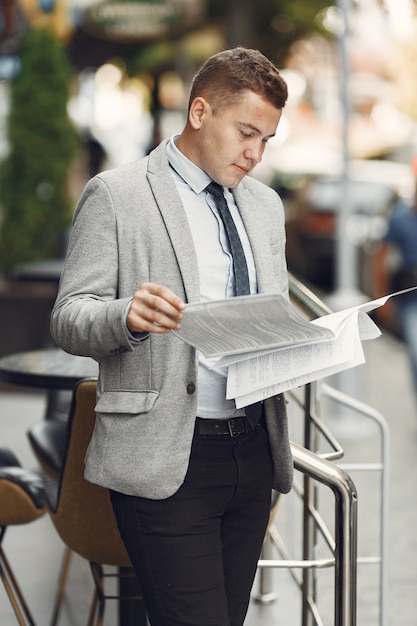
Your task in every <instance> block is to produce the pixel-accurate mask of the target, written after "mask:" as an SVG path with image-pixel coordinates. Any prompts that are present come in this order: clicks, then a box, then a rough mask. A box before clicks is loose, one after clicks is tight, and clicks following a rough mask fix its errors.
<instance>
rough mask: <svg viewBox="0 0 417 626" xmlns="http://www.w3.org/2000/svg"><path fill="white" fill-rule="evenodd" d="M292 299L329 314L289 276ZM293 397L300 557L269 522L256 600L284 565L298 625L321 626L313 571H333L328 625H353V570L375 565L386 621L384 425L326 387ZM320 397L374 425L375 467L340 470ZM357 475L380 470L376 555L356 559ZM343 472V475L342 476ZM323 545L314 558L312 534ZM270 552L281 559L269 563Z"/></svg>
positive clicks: (267, 595)
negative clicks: (297, 606) (296, 591)
mask: <svg viewBox="0 0 417 626" xmlns="http://www.w3.org/2000/svg"><path fill="white" fill-rule="evenodd" d="M290 295H291V299H292V300H293V301H294V302H295V303H296V304H297V306H299V307H300V308H301V309H302V310H304V311H305V312H306V313H307V314H308V315H309V317H310V318H313V317H319V316H321V315H325V314H327V313H330V312H331V311H330V309H329V308H328V307H326V305H325V304H324V303H323V302H321V300H320V299H319V298H317V296H316V295H315V294H313V293H312V292H311V291H310V290H309V289H308V288H306V287H305V286H304V285H303V284H302V283H300V282H299V281H297V280H296V279H295V278H294V277H292V276H290ZM289 395H290V396H291V400H293V401H295V403H296V404H297V405H298V406H299V408H300V409H301V411H302V413H303V446H301V445H299V444H296V443H294V442H293V443H292V444H291V446H292V453H293V458H294V466H295V469H296V470H298V471H299V472H301V475H302V484H301V485H300V484H298V483H297V481H295V483H294V489H293V491H295V492H296V493H297V495H298V496H299V497H300V499H301V502H302V517H303V519H302V558H301V559H292V558H291V555H290V553H289V551H288V549H287V548H286V546H285V544H284V542H283V540H282V538H281V536H280V534H279V533H278V531H277V528H276V527H275V525H274V524H273V522H272V523H271V524H270V526H269V530H268V534H267V538H266V540H265V543H264V548H263V552H262V555H261V559H260V561H259V564H258V566H259V568H260V570H259V595H258V598H257V599H258V600H259V601H261V602H269V601H271V600H272V599H273V598H274V592H273V590H272V587H271V577H270V576H269V572H270V570H271V569H273V568H287V569H289V570H290V572H291V575H292V577H293V579H294V581H295V582H296V583H297V584H298V586H299V588H300V591H301V598H302V600H301V607H302V609H301V610H302V616H301V624H302V626H313V625H314V626H324V622H323V621H322V618H321V616H320V613H319V608H318V603H317V588H316V572H317V570H320V569H324V568H334V593H333V607H334V608H333V613H334V620H333V625H334V626H356V619H357V617H356V613H357V565H358V563H377V564H379V565H380V567H381V585H380V616H381V622H380V623H381V626H386V619H387V617H386V616H387V610H386V609H387V597H388V593H387V591H388V589H387V585H388V579H387V568H386V563H387V541H388V532H387V520H388V510H387V506H388V504H387V503H388V497H386V496H387V491H388V475H389V474H388V445H389V443H388V442H389V432H388V428H387V425H386V422H385V420H384V418H383V416H381V415H380V414H379V413H378V412H377V411H375V410H373V409H372V408H371V407H368V406H367V405H365V404H363V403H361V402H359V401H357V400H356V399H354V398H352V397H350V396H347V395H345V394H343V393H342V392H339V391H337V390H335V389H333V388H332V387H330V386H329V385H326V384H324V383H320V382H318V383H310V384H308V385H306V386H305V387H304V393H303V394H300V393H299V392H298V393H297V392H291V394H289ZM323 397H326V398H329V399H331V400H332V401H333V402H336V403H338V404H341V405H344V406H348V407H349V408H350V409H352V410H353V411H355V412H356V413H358V414H360V415H362V416H366V417H368V418H371V419H372V420H374V421H375V422H376V423H377V425H378V426H379V428H380V432H381V441H382V461H381V463H378V464H369V463H366V464H355V465H353V464H350V465H343V466H342V465H340V464H339V463H338V464H336V463H335V461H339V460H340V459H341V458H342V457H343V449H342V448H341V446H340V444H339V443H338V441H337V440H336V439H335V437H334V436H333V435H332V433H331V432H330V430H329V429H328V428H327V426H326V425H325V424H324V423H323V421H322V420H321V419H320V417H319V416H318V414H317V410H316V409H317V407H320V402H321V400H322V399H323ZM319 437H320V438H321V440H324V441H325V442H326V444H327V446H328V448H329V449H330V451H327V452H325V453H320V454H318V453H317V452H316V451H317V449H318V438H319ZM356 470H367V471H369V470H370V471H380V472H381V493H382V494H384V497H381V501H382V504H381V515H380V519H381V533H380V537H381V539H380V553H381V554H380V556H377V557H374V558H369V557H368V558H364V559H361V558H358V554H357V533H358V520H357V502H358V495H357V490H356V487H355V485H354V483H353V481H352V479H351V477H350V473H351V472H352V471H356ZM348 472H349V473H348ZM319 484H320V485H324V486H325V487H327V488H328V489H330V490H331V492H332V493H333V495H334V531H333V532H334V536H333V535H332V533H331V531H330V530H329V528H328V526H327V525H326V523H325V522H324V519H323V518H322V516H321V515H320V512H319V510H318V485H319ZM318 535H320V537H321V538H322V539H323V540H324V543H325V544H326V546H327V548H328V551H329V554H330V557H329V558H318V557H317V537H318ZM272 547H275V548H276V550H277V551H278V553H279V555H280V557H281V558H280V559H274V558H272V555H273V550H272Z"/></svg>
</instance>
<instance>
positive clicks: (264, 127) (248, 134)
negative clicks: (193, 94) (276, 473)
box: [192, 91, 282, 187]
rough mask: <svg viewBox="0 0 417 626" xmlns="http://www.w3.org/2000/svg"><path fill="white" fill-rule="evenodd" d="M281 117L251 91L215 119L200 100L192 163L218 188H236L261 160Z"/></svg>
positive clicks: (266, 102) (206, 102) (205, 103)
mask: <svg viewBox="0 0 417 626" xmlns="http://www.w3.org/2000/svg"><path fill="white" fill-rule="evenodd" d="M281 114H282V109H277V108H275V107H274V106H273V105H272V104H271V103H270V102H268V101H266V100H264V99H263V98H261V97H260V96H258V95H257V94H255V93H253V92H252V91H247V92H244V93H243V94H242V97H241V98H240V100H239V101H238V102H237V103H235V104H233V105H231V106H230V107H227V108H225V109H224V110H223V111H222V112H220V113H218V114H216V115H213V112H212V109H211V106H210V104H209V102H208V101H206V100H204V113H203V114H202V115H201V116H200V120H199V128H198V133H197V135H196V144H195V146H194V150H193V156H192V160H193V161H194V162H195V163H196V165H198V166H199V167H200V168H201V169H202V170H204V171H205V172H206V173H207V174H208V175H209V176H210V177H211V178H212V179H213V180H215V181H216V182H217V183H219V184H220V185H223V186H225V187H236V185H238V184H239V183H240V181H241V180H242V178H243V177H244V176H246V174H249V172H250V171H251V170H253V168H254V167H255V165H257V164H258V163H259V162H260V161H261V160H262V156H263V153H264V150H265V147H266V144H267V142H268V139H271V137H273V136H274V135H275V132H276V129H277V126H278V122H279V120H280V118H281Z"/></svg>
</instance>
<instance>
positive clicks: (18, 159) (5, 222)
mask: <svg viewBox="0 0 417 626" xmlns="http://www.w3.org/2000/svg"><path fill="white" fill-rule="evenodd" d="M19 58H20V63H21V71H20V73H19V74H18V75H17V76H16V78H15V79H14V80H13V82H12V85H11V93H10V99H11V102H10V115H9V119H8V127H7V129H8V141H9V148H10V149H9V153H8V155H7V157H6V159H5V160H4V161H3V163H2V164H1V165H0V216H1V227H0V269H1V270H3V271H4V272H5V273H7V272H8V271H9V270H10V269H11V268H12V267H14V266H15V265H16V264H18V263H22V262H25V261H31V260H35V259H41V258H48V257H51V256H56V255H57V254H58V252H59V248H60V245H61V242H62V236H63V232H64V230H65V228H66V226H67V225H68V223H69V220H70V206H69V195H68V193H67V177H68V168H69V166H70V163H71V161H72V159H73V157H74V155H75V152H76V149H77V141H78V140H77V133H76V131H75V129H74V127H73V126H72V124H71V122H70V120H69V118H68V115H67V102H68V95H69V79H70V67H69V64H68V61H67V58H66V55H65V52H64V50H63V49H62V47H61V44H60V43H59V42H58V40H57V39H56V38H55V36H54V35H53V34H52V33H51V32H49V31H46V30H40V29H32V30H29V32H28V33H27V35H26V37H25V39H24V40H23V42H22V46H21V48H20V51H19Z"/></svg>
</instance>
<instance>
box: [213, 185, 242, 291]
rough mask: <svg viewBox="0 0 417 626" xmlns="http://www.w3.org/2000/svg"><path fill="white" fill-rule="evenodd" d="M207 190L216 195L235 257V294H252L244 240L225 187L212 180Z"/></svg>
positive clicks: (218, 207)
mask: <svg viewBox="0 0 417 626" xmlns="http://www.w3.org/2000/svg"><path fill="white" fill-rule="evenodd" d="M206 189H207V191H208V192H209V193H210V194H211V195H212V196H213V197H214V199H215V201H216V207H217V210H218V211H219V215H220V217H221V218H222V221H223V224H224V228H225V231H226V235H227V239H228V241H229V246H230V251H231V253H232V257H233V272H234V278H235V296H246V295H248V294H250V286H249V274H248V266H247V264H246V257H245V253H244V251H243V246H242V242H241V241H240V237H239V233H238V232H237V229H236V226H235V223H234V221H233V218H232V216H231V215H230V211H229V207H228V206H227V202H226V198H225V197H224V195H223V188H222V187H221V186H220V185H218V184H217V183H215V182H211V183H210V184H209V185H207V187H206Z"/></svg>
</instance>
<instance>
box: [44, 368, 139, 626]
mask: <svg viewBox="0 0 417 626" xmlns="http://www.w3.org/2000/svg"><path fill="white" fill-rule="evenodd" d="M95 403H96V381H95V380H93V379H91V380H90V379H86V380H83V381H81V382H80V383H79V384H78V385H77V386H76V388H75V389H74V393H73V400H72V405H71V410H70V414H69V419H68V432H67V446H66V452H65V458H64V463H63V467H62V471H61V474H60V477H59V480H55V481H50V482H48V485H47V487H46V491H45V496H46V503H47V510H48V513H49V515H50V517H51V520H52V523H53V524H54V526H55V529H56V530H57V532H58V534H59V536H60V537H61V539H62V541H63V542H64V544H65V545H66V546H67V547H68V548H69V549H70V550H73V551H74V552H76V553H77V554H79V555H81V556H82V557H83V558H85V559H87V560H88V561H89V563H90V567H91V570H92V574H93V579H94V583H95V593H94V597H93V601H92V605H91V609H90V616H89V621H88V624H89V625H92V624H93V620H94V616H95V615H96V614H97V621H96V624H97V626H100V625H101V624H102V622H103V616H104V608H105V599H106V598H108V597H109V596H106V595H105V592H104V580H103V579H104V576H105V574H104V572H103V566H104V565H113V566H117V567H118V568H119V570H122V571H123V570H124V571H126V572H127V573H128V574H129V575H133V569H132V566H131V563H130V559H129V557H128V555H127V552H126V549H125V547H124V544H123V542H122V540H121V538H120V535H119V531H118V528H117V524H116V520H115V518H114V515H113V509H112V505H111V501H110V496H109V493H108V490H107V489H105V488H103V487H100V486H97V485H93V484H92V483H90V482H88V481H86V480H85V478H84V458H85V454H86V450H87V446H88V444H89V442H90V439H91V435H92V432H93V428H94V423H95V418H96V416H95V411H94V407H95ZM111 597H113V596H111ZM136 599H139V598H138V597H136ZM59 608H60V605H59V603H58V606H56V607H55V611H54V615H53V621H52V623H53V624H56V623H57V618H58V613H59Z"/></svg>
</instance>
